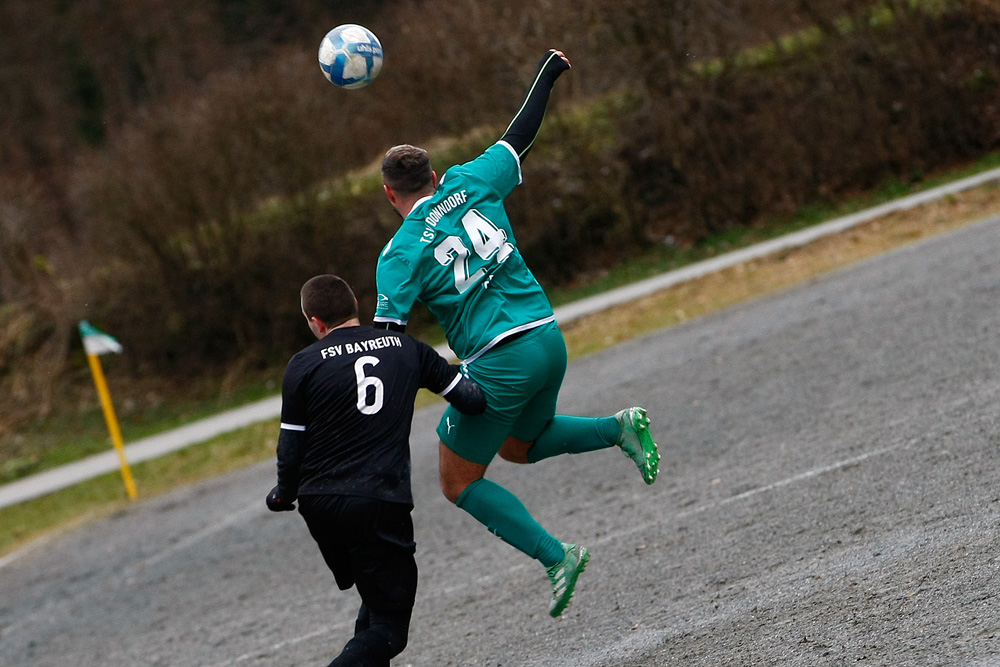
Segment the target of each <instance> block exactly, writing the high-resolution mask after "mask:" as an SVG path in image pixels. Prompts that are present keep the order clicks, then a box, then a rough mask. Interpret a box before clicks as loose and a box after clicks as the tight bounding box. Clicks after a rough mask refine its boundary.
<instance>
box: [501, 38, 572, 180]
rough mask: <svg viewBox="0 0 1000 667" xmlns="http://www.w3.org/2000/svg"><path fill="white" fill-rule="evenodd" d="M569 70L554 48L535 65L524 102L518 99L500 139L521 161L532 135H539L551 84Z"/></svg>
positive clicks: (529, 147)
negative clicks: (533, 75)
mask: <svg viewBox="0 0 1000 667" xmlns="http://www.w3.org/2000/svg"><path fill="white" fill-rule="evenodd" d="M568 69H569V63H568V62H566V61H565V60H564V59H563V58H562V57H561V56H560V55H559V54H557V53H556V52H555V51H554V50H550V51H549V52H548V53H546V54H545V57H544V58H542V62H540V63H539V64H538V72H537V73H536V74H535V80H534V81H532V82H531V86H530V87H529V88H528V92H527V94H526V95H525V96H524V101H523V102H521V108H520V109H519V110H518V112H517V114H516V115H515V116H514V120H512V121H511V122H510V125H509V126H507V131H506V132H504V135H503V137H502V138H501V140H502V141H505V142H506V143H507V144H509V145H510V147H511V148H513V149H514V152H515V153H517V156H518V158H519V159H520V160H521V161H522V162H523V161H524V157H525V156H526V155H527V154H528V151H529V150H531V145H532V144H534V143H535V137H536V136H538V130H539V128H540V127H541V126H542V118H544V117H545V107H547V106H548V104H549V93H550V92H551V91H552V86H553V85H554V84H555V82H556V79H558V78H559V75H560V74H562V73H563V72H565V71H566V70H568Z"/></svg>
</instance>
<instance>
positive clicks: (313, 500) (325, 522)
mask: <svg viewBox="0 0 1000 667" xmlns="http://www.w3.org/2000/svg"><path fill="white" fill-rule="evenodd" d="M412 510H413V506H412V505H406V504H402V503H390V502H385V501H382V500H375V499H373V498H362V497H359V496H333V495H321V496H310V495H307V496H299V513H300V514H302V517H303V518H304V519H305V520H306V526H308V527H309V533H310V534H311V535H312V536H313V539H314V540H316V543H317V544H318V545H319V550H320V553H322V554H323V559H324V560H325V561H326V564H327V565H328V566H329V567H330V570H331V571H332V572H333V576H334V578H335V579H336V580H337V586H339V587H340V588H341V589H342V590H346V589H348V588H350V587H351V586H355V585H356V586H357V587H358V593H359V594H360V595H361V600H362V601H363V602H364V603H365V604H366V605H368V606H369V607H371V608H372V609H373V610H378V611H386V612H395V611H410V610H411V609H412V608H413V602H414V600H415V599H416V594H417V563H416V560H415V559H414V557H413V554H414V553H416V544H415V543H414V541H413V519H412V517H411V516H410V512H411V511H412Z"/></svg>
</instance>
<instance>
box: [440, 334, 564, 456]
mask: <svg viewBox="0 0 1000 667" xmlns="http://www.w3.org/2000/svg"><path fill="white" fill-rule="evenodd" d="M466 370H467V371H468V374H469V377H471V378H472V379H473V380H475V381H476V382H478V383H479V386H480V387H482V389H483V392H484V393H485V394H486V401H487V404H488V407H487V408H486V412H484V413H483V414H481V415H476V416H469V415H463V414H462V413H461V412H459V411H458V410H456V409H455V408H453V407H451V406H450V405H449V406H448V408H447V409H446V410H445V413H444V415H443V416H442V417H441V422H440V423H439V424H438V427H437V433H438V437H440V438H441V442H443V443H444V444H445V446H446V447H448V449H450V450H451V451H453V452H455V453H456V454H458V455H459V456H461V457H462V458H464V459H466V460H468V461H472V462H474V463H481V464H483V465H485V464H487V463H489V462H490V461H492V460H493V457H494V456H496V454H497V452H499V451H500V446H501V445H503V442H504V440H506V439H507V436H511V435H512V436H514V437H515V438H518V439H519V440H525V441H528V442H533V441H534V440H535V438H537V437H538V434H539V433H541V432H542V429H543V428H545V425H546V424H548V422H549V420H550V419H552V417H553V416H554V415H555V413H556V399H557V398H558V397H559V388H560V387H561V386H562V381H563V376H565V375H566V341H564V340H563V335H562V331H560V330H559V327H558V325H557V324H556V323H555V322H552V323H549V324H543V325H542V326H540V327H537V328H535V329H531V330H530V331H528V332H527V333H525V334H523V335H522V336H520V337H518V338H516V339H514V340H512V341H510V342H508V343H505V344H501V345H499V346H497V347H496V348H494V349H492V350H490V351H489V352H487V353H486V354H484V355H483V356H481V357H479V358H478V359H476V360H475V361H474V362H472V363H471V364H469V365H468V366H467V368H466Z"/></svg>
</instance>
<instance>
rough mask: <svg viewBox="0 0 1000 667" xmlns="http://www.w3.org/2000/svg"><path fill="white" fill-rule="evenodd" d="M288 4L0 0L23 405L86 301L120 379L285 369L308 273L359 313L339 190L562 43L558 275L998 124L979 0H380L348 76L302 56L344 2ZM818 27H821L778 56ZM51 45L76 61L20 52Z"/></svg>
mask: <svg viewBox="0 0 1000 667" xmlns="http://www.w3.org/2000/svg"><path fill="white" fill-rule="evenodd" d="M279 4H280V3H279ZM279 4H276V3H267V2H259V3H258V2H251V3H229V2H225V1H222V0H220V1H219V2H214V3H190V2H185V3H180V4H178V3H172V2H163V1H162V0H146V2H142V3H124V2H119V3H114V2H101V3H98V2H96V1H94V2H91V1H89V0H87V1H81V2H78V3H64V4H60V3H56V8H52V7H50V8H49V9H48V10H47V11H50V12H54V13H53V14H50V15H46V14H45V13H44V12H43V13H42V14H36V15H35V17H36V23H37V28H36V29H34V30H31V29H29V27H30V26H31V25H32V23H31V21H30V20H29V18H30V16H31V15H30V12H29V9H30V8H31V7H34V6H35V3H27V2H24V0H20V1H18V0H13V1H12V2H8V3H3V4H0V13H2V18H3V20H4V21H5V22H10V21H13V23H6V24H10V25H18V26H21V28H23V29H24V31H23V32H22V33H18V35H17V40H15V41H16V46H15V45H14V43H13V42H5V41H3V40H0V56H3V57H7V56H9V59H8V60H7V62H11V63H14V65H13V66H11V67H8V68H6V69H4V70H0V96H2V99H3V100H4V101H7V102H10V104H8V105H0V109H3V111H0V129H3V130H5V131H6V130H10V131H11V134H10V135H9V136H11V137H17V140H16V141H12V142H11V143H10V147H9V148H6V149H4V150H3V152H0V171H2V172H3V174H4V179H3V181H2V183H3V187H2V188H0V207H2V208H0V210H2V211H4V219H3V220H2V221H0V225H2V226H0V230H2V232H3V240H2V243H0V260H2V265H0V393H3V394H5V395H7V396H13V397H14V401H15V402H16V403H17V405H18V406H21V407H27V408H29V409H30V410H35V411H37V408H38V406H45V405H46V401H45V400H40V399H39V398H38V397H39V396H48V397H51V396H52V395H53V393H54V391H55V389H54V387H58V386H63V384H64V383H65V381H66V379H67V378H68V377H70V374H67V373H66V372H65V370H66V368H70V367H75V366H73V365H72V364H70V365H68V366H67V360H69V359H71V355H72V354H74V353H76V352H75V350H76V349H77V348H76V347H75V345H76V343H75V342H74V341H75V324H76V321H77V320H78V319H83V318H87V319H91V320H92V321H93V322H94V323H95V324H97V325H98V326H100V327H101V328H103V329H105V330H107V331H109V332H110V333H113V334H114V335H116V336H117V337H119V338H120V339H121V340H122V342H123V343H124V345H125V347H126V349H127V350H128V354H127V355H126V356H127V359H123V361H125V362H126V365H127V366H128V368H127V369H125V370H127V371H130V372H131V373H132V374H133V375H135V376H140V375H146V376H148V375H150V374H158V375H161V376H163V377H167V378H171V377H172V378H177V377H186V376H189V375H191V374H202V373H211V372H222V371H223V369H225V368H227V367H231V366H232V365H233V364H237V363H238V364H243V365H244V366H253V365H264V364H271V363H275V362H280V361H283V360H284V359H285V358H287V356H288V354H289V353H290V352H292V351H294V350H295V349H296V348H297V347H298V346H300V345H301V344H304V343H305V342H307V338H308V331H307V330H306V329H305V327H304V326H302V322H301V321H300V318H301V315H300V314H299V312H298V303H297V300H296V295H297V291H298V288H299V286H300V285H301V283H302V282H303V281H304V280H306V279H307V278H309V277H310V276H312V275H315V274H317V273H322V272H333V273H338V274H340V275H342V276H344V277H345V278H347V279H348V280H349V281H350V282H351V283H352V284H353V285H354V287H355V289H356V291H357V292H358V294H359V297H360V298H361V301H362V304H361V306H362V312H366V313H370V312H371V310H372V306H373V301H374V295H373V291H374V285H373V279H374V262H375V257H376V255H377V253H378V251H379V249H380V248H381V246H382V244H384V242H385V241H386V240H387V239H388V237H389V236H390V235H391V233H392V231H393V229H394V226H395V224H396V219H395V218H394V215H393V214H392V212H391V210H389V208H388V206H387V205H386V204H385V202H384V199H383V197H382V194H381V192H380V190H379V188H378V184H377V182H370V183H367V185H366V186H365V187H361V188H360V189H355V190H353V191H352V190H351V186H350V185H349V181H348V180H347V179H346V174H347V173H348V172H350V171H351V170H360V169H362V168H364V167H365V166H366V165H370V164H371V163H372V162H373V161H377V160H378V159H379V157H380V156H381V154H382V152H383V151H384V150H385V149H386V148H388V147H389V146H391V145H394V144H397V143H402V142H409V143H425V144H428V145H429V147H431V148H432V149H433V148H434V147H435V146H437V145H438V144H439V143H441V142H440V141H438V140H439V139H440V138H443V137H448V136H454V135H462V134H464V133H466V132H469V131H470V130H473V129H475V128H480V127H483V126H486V127H493V128H495V129H491V130H488V131H486V132H479V133H477V134H476V135H475V136H476V137H478V138H476V139H472V140H469V141H467V142H466V143H462V142H459V144H458V145H457V146H456V147H455V148H454V149H453V150H445V151H441V150H435V151H434V157H435V168H436V169H437V170H438V171H439V173H440V172H441V171H443V170H444V169H445V168H446V167H447V166H449V164H451V163H452V162H454V161H457V160H462V159H465V158H468V157H471V156H472V155H473V154H475V153H476V152H478V151H479V150H481V149H482V148H484V147H485V145H486V143H488V142H489V141H492V140H494V139H496V138H497V136H498V133H499V131H500V129H496V128H502V124H503V123H504V122H505V121H506V120H508V119H509V117H510V115H511V114H512V113H513V112H514V111H515V110H516V107H517V103H518V101H519V100H520V96H521V95H522V93H523V88H524V85H525V84H526V83H527V81H528V80H530V76H531V75H532V73H533V71H534V66H535V64H536V62H537V58H538V56H540V55H541V54H542V52H543V51H544V50H545V49H546V48H549V47H552V46H557V47H560V48H563V49H564V50H565V51H566V52H567V53H568V54H569V55H570V56H571V58H572V60H573V63H574V69H573V71H572V73H571V74H570V75H569V76H567V77H565V80H563V81H560V83H559V86H558V88H557V91H556V93H555V95H554V98H553V107H558V108H561V109H562V110H564V111H567V113H566V114H565V115H564V116H561V117H560V116H558V115H556V113H555V112H553V113H550V115H549V119H548V120H547V121H546V124H545V126H544V128H543V136H542V137H541V140H540V142H539V145H538V146H536V148H535V149H534V150H533V152H532V154H531V156H530V157H529V159H528V161H527V162H526V164H525V186H524V187H522V188H519V189H518V191H516V192H515V194H514V195H513V196H512V198H511V199H510V201H509V204H510V209H511V214H512V218H513V219H514V220H515V227H516V229H517V231H518V240H519V243H520V244H521V248H522V251H523V252H524V254H525V255H526V257H527V258H528V260H529V263H530V264H531V265H532V266H533V267H534V269H535V270H536V273H537V274H538V275H539V277H540V278H541V279H542V280H543V281H545V282H547V283H549V284H554V283H558V282H562V281H566V280H568V279H570V278H572V277H573V276H574V275H575V274H577V273H579V272H581V271H585V270H589V269H592V268H593V267H594V266H600V265H605V264H607V263H609V262H612V261H614V260H615V258H616V257H617V256H619V255H620V254H621V253H623V252H626V251H629V250H630V249H634V248H635V247H637V246H639V245H642V244H646V243H648V242H649V240H650V239H651V238H656V237H660V236H664V235H671V236H674V237H677V238H680V239H683V240H686V241H688V242H698V241H699V240H702V239H705V238H706V237H708V236H710V235H712V234H714V233H717V232H719V231H722V230H725V229H728V228H731V227H733V226H738V225H747V224H753V222H754V221H755V220H756V219H757V218H758V217H759V216H760V215H762V214H766V213H774V212H788V211H791V210H793V209H795V208H796V207H798V206H801V205H802V204H804V203H808V202H811V201H815V200H817V199H830V198H834V197H837V196H839V195H841V194H842V193H845V192H851V191H855V190H859V189H863V188H868V187H871V186H873V185H876V184H878V183H880V182H882V181H884V180H885V179H887V178H896V179H900V180H904V181H905V180H908V179H912V178H918V177H919V176H920V175H921V174H922V173H924V172H926V171H930V170H932V169H934V168H937V167H940V166H943V165H946V164H948V163H952V162H955V161H959V160H963V159H967V158H970V157H973V156H976V155H979V154H982V153H983V152H985V151H988V150H992V149H995V147H996V145H997V139H998V136H1000V112H998V81H1000V71H998V67H997V64H996V63H997V58H996V55H997V49H998V45H1000V13H998V10H997V9H996V8H994V7H993V3H991V2H988V1H986V0H964V1H958V0H957V1H956V2H954V3H951V4H950V5H948V8H947V9H946V10H942V11H935V12H927V11H924V10H923V9H920V8H915V7H913V6H912V3H910V2H908V1H907V2H904V1H902V0H888V1H886V2H882V3H880V4H879V5H878V6H879V13H878V16H879V18H880V21H881V22H880V23H877V24H876V23H873V22H872V21H871V20H870V18H871V15H872V14H871V12H872V6H873V3H872V2H870V1H860V0H798V1H797V2H792V3H790V2H788V1H787V0H670V1H668V2H664V1H663V0H619V1H618V2H614V3H609V2H607V1H606V0H579V1H577V2H573V3H569V2H560V1H557V0H533V1H532V2H528V1H527V0H524V1H523V2H508V3H482V2H477V1H476V0H457V1H456V2H450V3H443V4H442V3H436V4H434V6H433V11H428V8H429V5H428V4H427V3H425V2H417V1H415V0H407V1H404V2H396V3H378V2H375V1H374V0H373V1H372V2H369V3H365V4H364V8H366V9H368V10H371V11H372V12H373V13H372V14H371V15H370V16H368V15H366V17H367V18H366V20H365V21H364V22H365V23H366V24H367V25H369V26H370V27H372V28H373V30H374V31H375V32H376V33H377V34H378V35H379V37H380V38H381V40H382V42H383V45H384V47H385V49H386V54H387V55H386V64H385V68H384V69H383V72H382V75H381V77H380V79H379V81H378V82H376V84H375V85H373V86H372V87H371V88H369V89H367V90H364V91H350V92H348V91H340V90H336V89H334V88H333V87H331V86H330V85H329V84H327V83H326V82H325V81H324V80H323V78H322V76H321V74H320V72H319V69H318V67H317V66H316V63H315V61H314V58H315V50H316V46H317V45H318V42H319V39H320V38H321V37H322V34H323V33H324V32H325V30H326V29H328V28H329V27H332V26H333V25H335V24H336V23H339V22H345V21H346V20H357V19H356V18H355V17H353V16H352V17H350V19H346V18H344V19H343V20H338V19H341V18H342V17H337V16H334V15H333V14H331V13H328V12H327V11H326V10H323V9H321V8H317V5H316V4H315V3H310V2H307V1H306V0H300V1H298V2H289V3H283V7H284V9H283V10H280V11H279V10H277V9H275V8H276V7H278V6H279ZM60 8H61V9H60ZM376 10H377V11H376ZM275 12H278V13H275ZM845 18H846V19H850V29H846V30H845V29H844V25H845V23H844V19H845ZM60 25H62V26H69V29H68V30H67V31H65V32H64V33H62V34H60V33H59V27H58V26H60ZM318 26H321V27H318ZM805 29H818V31H819V33H820V34H821V35H822V36H823V37H822V39H815V40H813V41H812V42H806V43H804V44H802V45H799V46H797V47H795V48H787V47H786V46H783V45H784V44H785V42H784V41H783V40H784V38H785V37H787V36H789V35H794V34H796V31H799V30H805ZM45 39H48V41H49V42H52V41H53V39H54V40H55V42H57V43H58V44H59V45H60V46H59V48H58V49H57V55H58V56H59V57H58V58H57V59H56V60H58V61H59V62H62V63H63V64H66V63H70V64H72V65H73V68H75V69H73V68H71V70H67V72H70V71H75V72H76V75H77V78H76V79H74V78H73V77H72V76H66V75H65V72H59V73H55V74H53V72H52V71H51V70H50V69H48V67H50V66H49V65H45V64H43V63H41V62H38V61H34V60H30V59H26V58H24V57H23V56H21V55H18V54H23V53H24V51H25V49H26V48H31V45H37V44H39V43H41V42H42V41H44V40H45ZM768 45H770V46H771V47H773V53H772V54H771V55H769V56H760V54H761V53H762V52H761V51H760V49H759V47H761V46H768ZM750 47H754V48H755V50H752V51H750V53H751V54H757V55H758V56H760V57H758V58H757V60H756V61H755V62H753V63H751V64H748V62H747V60H746V59H747V54H748V51H747V49H748V48H750ZM35 48H38V47H37V46H36V47H35ZM71 80H72V81H77V82H78V83H79V82H81V81H82V82H83V83H86V82H88V81H89V82H90V84H91V88H89V89H84V88H82V87H80V86H77V87H76V88H73V87H72V86H69V83H68V82H69V81H71ZM31 81H37V82H41V83H38V84H33V83H30V82H31ZM46 82H55V83H52V85H49V86H48V87H46V85H45V83H46ZM60 86H62V88H60ZM67 86H69V87H67ZM597 99H600V100H603V101H602V102H601V104H599V105H594V104H593V101H594V100H597ZM60 107H62V108H66V109H68V110H69V112H68V113H62V114H58V113H56V112H55V110H56V109H58V108H60ZM42 360H44V362H43V361H42ZM38 364H43V366H39V365H38ZM84 377H85V376H84ZM15 390H16V391H15ZM12 411H13V409H12ZM43 411H44V407H43Z"/></svg>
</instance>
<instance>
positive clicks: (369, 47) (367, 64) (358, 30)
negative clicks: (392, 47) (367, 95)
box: [319, 23, 382, 90]
mask: <svg viewBox="0 0 1000 667" xmlns="http://www.w3.org/2000/svg"><path fill="white" fill-rule="evenodd" d="M319 67H320V69H322V70H323V75H324V76H326V78H327V80H329V81H330V83H332V84H333V85H335V86H338V87H340V88H347V89H349V90H353V89H355V88H364V87H365V86H367V85H368V84H370V83H371V82H372V81H374V80H375V77H377V76H378V73H379V71H380V70H381V69H382V44H381V42H379V41H378V37H376V36H375V35H374V33H372V31H371V30H369V29H368V28H366V27H364V26H360V25H356V24H354V23H347V24H344V25H339V26H337V27H336V28H334V29H333V30H331V31H330V32H328V33H326V37H324V38H323V41H322V42H320V45H319Z"/></svg>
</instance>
